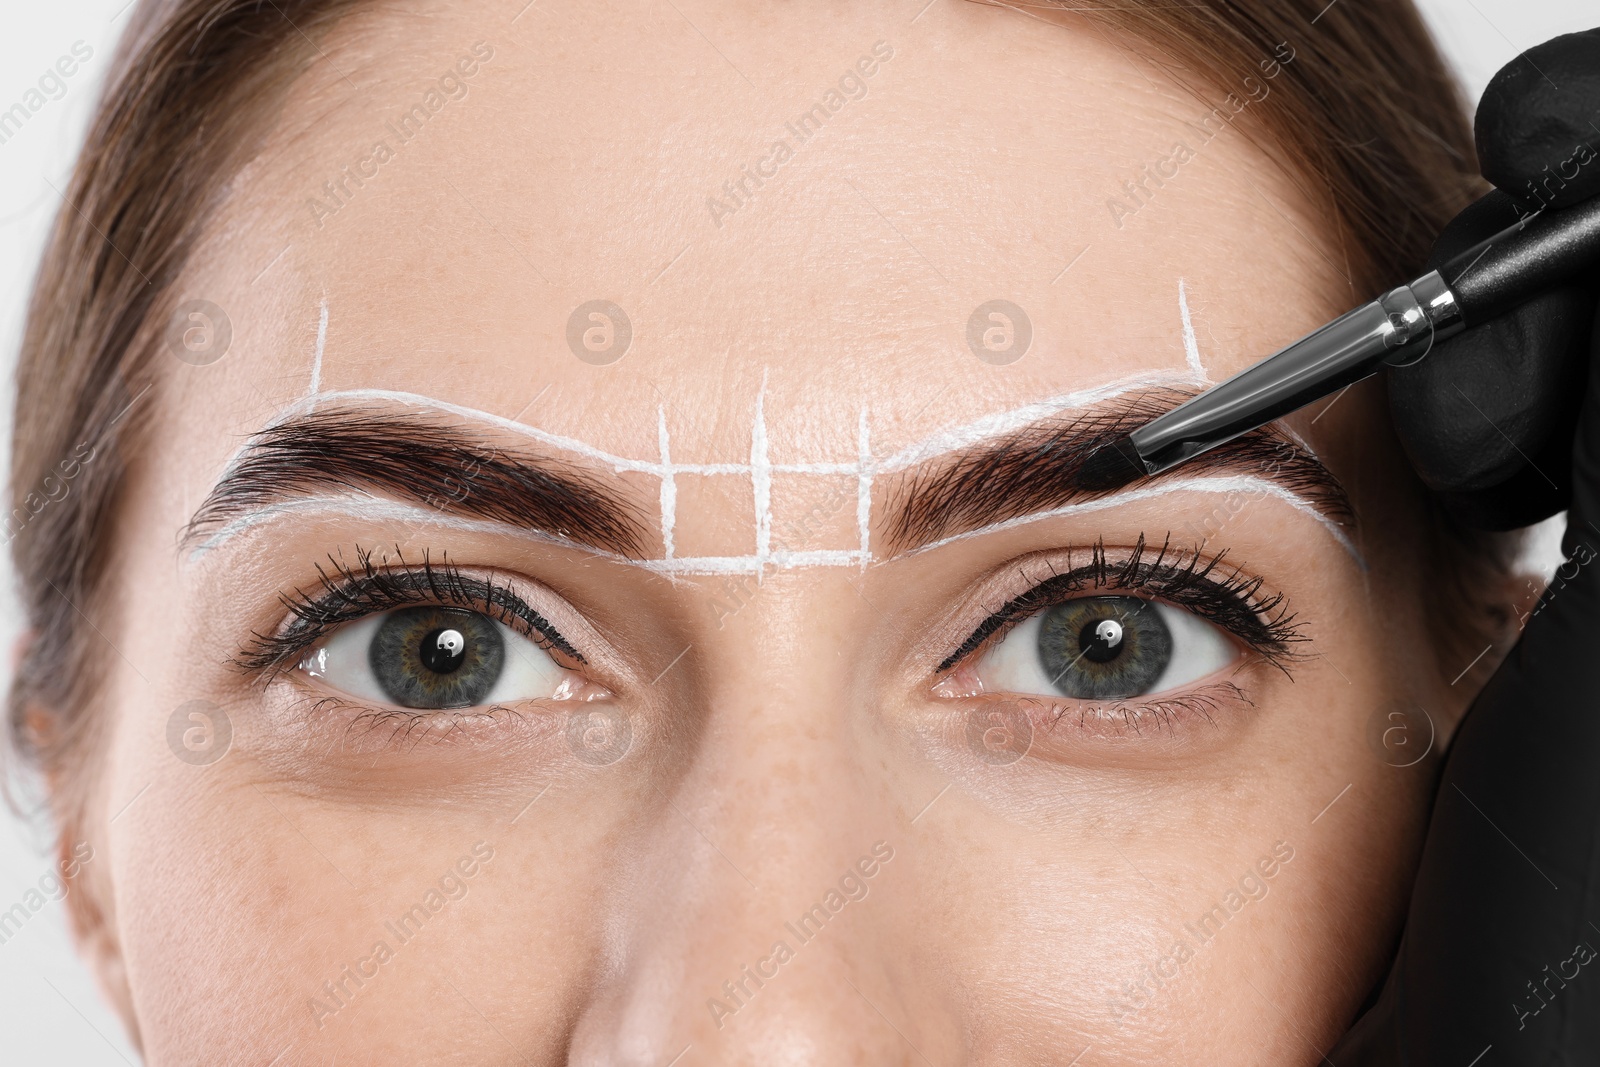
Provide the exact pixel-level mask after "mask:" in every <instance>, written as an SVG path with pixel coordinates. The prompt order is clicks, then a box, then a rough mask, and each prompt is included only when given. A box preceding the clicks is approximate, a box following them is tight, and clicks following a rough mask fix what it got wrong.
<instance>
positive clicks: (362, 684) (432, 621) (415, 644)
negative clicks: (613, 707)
mask: <svg viewBox="0 0 1600 1067" xmlns="http://www.w3.org/2000/svg"><path fill="white" fill-rule="evenodd" d="M300 669H301V670H302V671H304V672H305V673H306V674H307V675H308V676H309V677H312V678H316V679H319V680H320V681H321V682H322V683H323V684H324V685H327V686H330V687H332V688H334V689H337V690H339V691H340V692H342V693H344V694H346V695H348V696H352V697H355V698H357V699H360V700H369V701H381V702H384V703H388V704H394V705H398V706H399V707H402V708H418V709H442V708H470V707H477V706H480V705H489V704H513V703H517V702H520V701H526V700H563V699H568V698H570V696H571V694H572V693H573V692H575V691H576V689H577V688H578V687H579V686H581V685H582V682H583V679H582V678H581V677H580V676H579V675H577V674H575V673H574V672H572V671H569V670H567V669H566V668H564V667H562V666H561V665H560V664H559V663H557V662H556V661H555V659H554V658H553V657H552V656H551V655H550V653H549V652H547V651H546V650H545V649H543V648H541V647H539V645H538V644H536V643H535V642H534V641H533V640H531V639H530V638H527V637H524V636H522V635H521V634H519V633H517V632H515V631H514V630H512V629H511V628H510V627H508V626H506V625H505V624H504V623H502V622H500V621H499V620H497V619H493V618H491V617H489V616H488V615H485V614H483V613H481V612H477V611H468V610H465V609H462V608H451V607H443V606H432V605H423V606H417V607H406V608H400V609H397V610H395V611H388V612H384V613H382V614H378V615H369V616H368V617H366V618H364V619H361V620H359V621H356V622H352V623H347V624H345V625H343V626H341V627H339V629H337V630H335V631H334V632H333V633H332V634H330V635H329V636H328V637H326V638H325V639H323V640H321V641H319V642H318V643H317V644H315V645H314V646H312V647H311V649H310V650H309V651H308V653H307V654H306V655H305V656H304V657H303V658H302V659H301V661H300Z"/></svg>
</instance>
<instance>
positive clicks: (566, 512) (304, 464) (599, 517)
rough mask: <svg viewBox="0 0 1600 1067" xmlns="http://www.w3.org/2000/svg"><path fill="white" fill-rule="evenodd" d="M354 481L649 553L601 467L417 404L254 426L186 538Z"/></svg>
mask: <svg viewBox="0 0 1600 1067" xmlns="http://www.w3.org/2000/svg"><path fill="white" fill-rule="evenodd" d="M325 489H354V490H357V491H361V492H368V493H373V494H376V495H381V496H385V497H390V498H393V499H397V500H403V501H408V502H413V503H417V504H422V505H424V506H426V507H432V508H436V509H437V510H438V511H439V512H440V513H441V514H448V515H461V516H470V517H473V518H479V519H489V520H493V521H497V522H504V523H509V524H511V525H513V526H519V527H524V528H527V529H532V530H539V531H542V532H545V533H549V534H555V535H558V536H561V537H563V538H566V539H568V540H571V541H574V542H577V543H579V544H583V545H587V546H591V547H594V548H597V549H602V550H604V551H608V552H613V553H617V554H619V555H623V556H628V557H633V558H639V557H641V556H642V555H643V546H644V543H645V527H644V525H643V524H642V523H641V522H640V521H639V519H638V517H637V513H636V510H635V508H634V507H633V505H632V504H630V503H629V501H628V500H627V498H626V497H625V496H623V495H621V494H618V493H616V492H614V491H613V490H612V489H610V488H608V487H607V486H604V485H602V484H600V482H599V481H597V480H596V478H595V477H594V475H593V474H591V473H589V472H586V471H581V470H578V469H575V468H573V467H572V466H570V465H568V464H564V463H561V462H559V461H556V460H552V459H550V458H548V457H545V456H534V455H530V454H528V453H525V452H520V451H518V452H513V451H511V450H509V449H507V448H506V447H505V445H504V442H503V440H502V441H496V440H495V439H492V438H489V437H485V436H481V435H478V434H475V433H473V432H471V431H469V430H466V429H464V428H462V427H460V426H457V425H455V424H452V423H448V422H442V421H440V420H438V419H436V418H433V417H430V416H425V415H421V414H417V413H411V412H398V413H375V412H371V411H363V410H352V409H350V408H348V407H346V408H339V407H331V408H320V409H318V410H316V411H314V412H310V413H307V414H303V415H298V416H296V417H294V418H292V419H289V420H287V421H285V422H282V423H279V424H277V425H274V426H269V427H268V428H267V429H265V430H262V431H261V432H259V433H257V434H255V435H254V436H253V437H251V438H250V440H249V442H248V443H247V444H246V446H245V448H244V451H243V452H242V454H241V455H240V457H239V459H238V461H237V462H235V463H234V464H232V465H231V466H230V467H229V468H228V470H227V471H226V472H224V474H223V475H222V477H221V478H220V479H219V480H218V481H217V484H216V485H215V486H213V487H212V489H211V492H210V493H209V494H207V496H206V499H205V501H204V502H203V503H202V504H201V505H200V507H199V509H198V510H197V511H196V512H195V513H194V517H193V518H192V519H190V520H189V524H188V525H187V526H186V527H184V529H183V532H182V536H181V538H180V544H181V543H187V542H188V541H190V540H192V539H193V538H195V537H197V536H200V535H202V534H205V533H206V532H208V531H211V530H214V529H215V528H217V527H220V526H223V525H225V524H226V523H227V522H228V521H229V520H231V519H234V518H236V517H238V516H240V515H242V514H244V513H247V512H249V511H252V510H254V509H256V508H260V507H262V506H264V505H267V504H272V503H276V502H278V501H281V500H284V499H287V498H291V497H294V496H297V495H302V494H309V493H314V492H316V491H317V490H325Z"/></svg>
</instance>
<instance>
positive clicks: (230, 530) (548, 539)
mask: <svg viewBox="0 0 1600 1067" xmlns="http://www.w3.org/2000/svg"><path fill="white" fill-rule="evenodd" d="M308 512H310V513H317V514H322V515H345V516H349V517H351V518H355V519H362V520H367V521H372V520H378V521H390V522H394V523H397V524H406V525H412V526H431V527H434V528H436V529H438V528H443V529H447V530H458V531H461V532H463V533H482V534H490V535H493V536H496V537H506V536H510V537H516V538H520V539H522V540H527V541H536V542H539V543H540V544H547V545H555V546H558V547H562V548H571V549H576V550H577V551H580V552H583V553H585V554H586V555H590V556H598V557H600V558H602V559H606V560H610V561H611V562H613V563H621V564H624V565H626V566H629V567H636V568H638V569H640V570H644V571H650V572H652V573H655V574H667V575H672V574H759V573H760V572H761V570H762V567H763V565H774V564H775V565H777V566H779V567H848V566H853V565H854V564H856V563H857V562H858V560H857V555H858V553H857V552H856V551H855V550H854V549H820V550H815V551H808V552H789V551H778V552H773V553H771V554H770V555H769V556H768V557H767V558H766V559H764V560H758V559H757V557H755V556H693V557H679V558H676V559H645V560H639V559H629V558H628V557H627V556H622V555H618V554H617V553H615V552H607V551H605V550H603V549H597V548H593V547H591V546H589V545H584V544H579V543H578V542H575V541H573V540H571V539H570V538H566V537H562V536H560V535H559V534H551V533H545V532H543V531H540V530H530V529H528V528H527V527H524V526H516V525H513V524H511V523H507V522H495V521H492V520H486V519H464V518H460V517H459V516H454V515H446V514H443V513H442V512H439V511H436V510H434V509H432V508H426V507H421V506H419V505H416V504H406V503H402V502H400V501H396V500H386V499H384V498H382V497H375V496H369V495H367V494H364V493H343V494H323V495H319V496H308V497H299V498H296V499H294V500H287V501H282V502H280V503H276V504H266V505H263V506H262V507H259V508H256V509H255V510H254V511H251V512H249V513H247V514H244V515H241V516H239V517H238V518H236V519H233V520H232V521H230V522H228V523H227V524H226V525H224V526H222V527H220V528H219V529H217V530H216V531H215V532H213V533H212V534H211V536H209V537H207V538H206V539H205V540H204V541H202V542H201V543H200V544H198V545H196V546H195V547H194V548H193V549H192V550H190V552H189V560H190V561H191V562H193V561H195V560H198V559H199V558H200V557H202V556H204V555H206V554H207V553H208V552H210V551H212V550H213V549H215V548H217V547H219V546H220V545H222V544H223V543H224V542H225V541H228V540H231V539H232V538H234V537H238V536H240V535H241V534H244V533H247V532H249V531H250V530H253V529H255V528H256V527H258V526H262V525H265V524H267V523H270V522H273V521H275V520H277V519H280V518H284V517H289V516H296V515H302V514H305V513H308Z"/></svg>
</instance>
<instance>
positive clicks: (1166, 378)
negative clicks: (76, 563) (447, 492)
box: [190, 371, 1366, 576]
mask: <svg viewBox="0 0 1600 1067" xmlns="http://www.w3.org/2000/svg"><path fill="white" fill-rule="evenodd" d="M1179 384H1188V385H1194V384H1203V383H1196V382H1195V380H1194V377H1193V376H1192V375H1190V374H1187V373H1181V372H1172V371H1157V372H1145V373H1141V374H1136V375H1131V376H1127V377H1123V378H1119V379H1115V380H1113V381H1110V382H1106V383H1103V384H1101V385H1098V386H1092V387H1090V388H1087V389H1081V390H1078V391H1076V392H1073V393H1067V394H1063V395H1061V396H1057V397H1052V398H1050V399H1047V400H1042V401H1036V402H1034V403H1031V404H1026V405H1023V406H1021V407H1018V408H1014V409H1012V410H1010V411H1002V412H997V413H995V414H993V415H987V416H984V417H982V418H980V419H977V420H976V421H974V422H971V423H968V424H967V425H966V426H961V427H956V428H954V429H951V430H945V431H940V432H938V433H935V434H933V435H930V436H929V437H926V438H924V439H923V440H922V441H920V442H918V443H916V444H913V445H911V446H909V447H907V448H904V449H901V450H900V451H899V452H896V453H894V454H893V455H891V456H889V457H887V458H885V459H883V460H881V461H874V460H873V459H872V458H871V454H870V451H868V450H867V447H866V443H867V438H866V411H865V408H864V407H863V408H862V410H861V426H860V430H859V432H860V440H859V456H860V458H858V459H857V461H856V462H854V463H772V462H770V460H766V461H765V462H758V457H764V456H765V452H764V449H762V448H758V446H757V438H758V437H759V436H761V435H760V431H761V430H763V429H764V418H763V417H762V408H761V396H758V398H757V408H756V419H755V421H754V422H753V423H752V442H751V462H750V463H747V464H741V463H693V464H675V463H672V462H671V461H670V457H669V456H668V455H667V451H666V439H665V437H664V436H660V438H659V440H658V445H659V446H660V447H661V448H662V456H663V459H662V460H660V461H654V462H652V461H649V460H634V459H629V458H627V457H624V456H617V455H614V454H612V453H609V452H606V451H604V450H603V449H599V448H596V447H594V446H593V445H590V444H588V443H587V442H584V441H578V440H576V439H574V438H569V437H563V436H561V435H558V434H552V433H548V432H546V431H544V430H540V429H538V428H536V427H532V426H528V425H527V424H525V423H520V422H516V421H514V420H512V419H507V418H505V417H504V416H500V415H494V414H491V413H489V412H486V411H481V410H479V409H477V408H471V407H467V406H465V405H462V404H453V403H450V402H448V401H442V400H436V399H434V398H432V397H427V396H423V395H421V394H419V393H408V392H403V391H399V390H389V389H350V390H339V391H335V392H329V393H319V394H317V395H316V396H308V397H305V398H302V399H301V400H300V401H297V402H295V403H294V404H291V405H290V406H289V407H288V408H286V409H285V410H283V411H281V412H280V413H279V414H278V416H277V417H275V418H274V419H273V420H272V421H271V422H269V423H268V424H267V428H268V429H270V428H272V427H274V426H278V425H281V424H283V423H284V422H287V421H289V420H290V419H292V418H293V417H294V416H296V415H297V414H300V413H301V412H302V411H304V410H308V409H309V408H310V407H311V406H312V405H314V404H315V403H316V402H318V401H326V400H358V401H366V400H378V401H386V402H390V403H396V404H400V405H403V406H407V407H418V408H424V409H431V410H436V411H442V412H446V413H449V414H452V415H456V416H458V417H461V418H464V419H470V420H476V421H480V422H486V423H488V424H490V425H493V426H496V427H499V428H502V429H505V430H507V431H509V432H512V433H515V434H518V435H520V436H523V437H527V438H530V439H532V440H536V441H538V442H540V443H542V444H546V445H550V446H553V447H556V448H561V449H564V450H566V451H570V452H576V453H578V454H579V455H583V456H587V457H588V458H590V459H592V460H595V461H597V462H599V463H601V464H604V465H606V466H609V467H610V468H611V469H612V470H613V471H615V472H618V473H621V472H623V471H637V472H640V473H644V474H651V475H655V476H656V477H659V478H661V479H662V480H663V483H666V482H668V481H670V480H672V479H673V478H674V476H675V475H677V474H685V473H689V474H749V475H750V476H751V479H752V490H753V492H754V495H755V497H756V503H757V507H758V512H757V514H758V518H759V515H760V511H759V507H760V504H761V497H762V494H761V489H760V487H759V486H758V485H756V484H755V483H756V481H757V479H756V476H755V474H756V471H757V469H758V468H759V469H760V470H761V471H762V472H763V473H766V474H767V475H768V477H770V474H771V473H773V472H779V473H799V474H842V475H850V476H853V477H855V478H857V479H858V499H857V521H858V524H860V523H862V508H863V503H862V501H861V499H860V494H861V493H866V494H867V499H866V502H865V508H866V515H867V517H868V521H870V508H871V497H870V486H871V479H872V478H873V477H874V476H876V475H878V474H880V473H886V472H893V471H897V470H902V469H904V468H906V467H909V466H912V465H914V464H918V463H922V462H925V461H927V460H929V459H933V458H936V457H938V456H940V455H944V454H947V453H949V452H954V451H959V450H962V449H966V448H970V447H972V446H974V445H977V444H980V443H982V442H983V441H986V440H989V439H992V438H995V437H998V436H1001V435H1004V434H1007V433H1011V432H1014V431H1016V430H1019V429H1022V428H1024V427H1026V426H1029V425H1032V424H1034V423H1036V422H1038V421H1040V420H1041V419H1044V418H1047V417H1049V416H1051V415H1054V414H1059V413H1061V412H1063V411H1069V410H1074V409H1080V408H1085V407H1090V406H1093V405H1094V404H1096V403H1099V402H1101V401H1103V400H1107V399H1110V398H1112V397H1115V396H1118V395H1121V394H1123V393H1127V392H1131V391H1134V390H1137V389H1145V388H1151V387H1158V386H1172V385H1179ZM765 391H766V383H765V379H764V378H763V383H762V389H761V395H762V396H764V394H765ZM658 420H659V423H658V431H659V434H660V435H664V433H665V415H664V412H663V411H662V410H661V409H659V408H658ZM764 444H765V442H764V439H763V440H762V445H764ZM249 448H250V445H249V444H248V443H247V444H246V445H244V446H242V447H241V448H240V449H238V450H237V451H236V452H235V453H234V456H233V457H231V458H230V460H229V462H228V465H227V467H226V468H225V470H224V473H223V475H222V478H226V477H227V476H228V474H229V473H230V472H231V471H232V470H233V469H234V468H235V467H236V466H237V464H238V462H239V461H240V459H241V457H242V456H243V455H244V454H245V453H246V452H247V451H248V450H249ZM1228 477H1230V476H1218V478H1217V479H1213V480H1225V479H1227V478H1228ZM1231 477H1232V479H1233V483H1232V484H1235V485H1239V484H1245V483H1243V482H1239V481H1238V479H1239V478H1246V479H1247V480H1248V484H1249V485H1250V486H1252V487H1259V488H1264V489H1265V490H1266V492H1267V493H1268V495H1272V496H1276V497H1279V498H1280V499H1283V500H1285V501H1287V502H1289V503H1290V504H1291V505H1292V506H1294V507H1295V508H1296V509H1297V510H1302V511H1306V512H1307V513H1309V514H1312V515H1313V516H1315V517H1316V518H1317V519H1318V520H1319V521H1320V522H1321V523H1322V524H1323V525H1324V526H1325V527H1326V528H1327V529H1328V530H1329V531H1330V533H1332V534H1333V536H1334V537H1335V539H1336V540H1338V541H1339V543H1340V544H1341V546H1343V547H1344V548H1345V550H1346V551H1347V552H1349V553H1351V555H1352V556H1353V557H1354V558H1355V560H1356V561H1357V563H1358V564H1360V565H1361V566H1362V567H1363V568H1365V566H1366V563H1365V561H1364V560H1363V559H1362V557H1361V555H1360V553H1359V552H1358V551H1357V550H1356V548H1355V546H1354V545H1353V544H1352V543H1351V542H1350V540H1349V538H1348V537H1346V536H1345V535H1344V532H1343V531H1342V530H1341V529H1340V528H1339V527H1338V525H1337V524H1335V523H1333V522H1332V521H1331V520H1329V519H1327V518H1326V517H1325V516H1323V515H1322V514H1321V512H1320V511H1318V510H1317V508H1316V506H1315V505H1314V504H1313V503H1312V502H1311V501H1310V500H1309V499H1308V498H1306V497H1304V496H1302V495H1301V494H1298V493H1295V492H1294V491H1293V490H1292V489H1289V488H1288V487H1286V486H1283V485H1279V484H1278V483H1275V482H1268V481H1266V480H1265V479H1259V478H1254V477H1253V476H1231ZM220 481H221V479H219V482H220ZM1206 481H1207V480H1206V479H1200V478H1195V479H1189V480H1187V481H1185V482H1183V483H1168V484H1182V485H1184V486H1187V487H1188V488H1190V489H1195V488H1199V487H1200V486H1201V484H1202V483H1204V482H1206ZM1162 488H1163V487H1151V488H1149V489H1147V490H1143V492H1146V493H1147V494H1149V495H1153V494H1154V493H1155V492H1156V491H1159V490H1160V489H1162ZM768 491H769V492H770V488H769V490H768ZM1221 491H1224V492H1227V491H1232V490H1231V489H1224V490H1221ZM1128 492H1129V491H1124V492H1123V493H1118V494H1114V495H1112V496H1109V497H1105V498H1103V499H1101V500H1099V501H1092V502H1087V503H1084V504H1078V505H1071V506H1069V507H1068V508H1066V509H1057V510H1056V511H1052V512H1040V513H1038V514H1037V515H1034V516H1023V517H1021V518H1019V519H1015V520H1008V522H1007V523H1002V524H994V525H991V526H986V527H982V528H980V529H978V530H973V531H968V532H967V533H965V534H962V535H957V536H961V537H969V536H975V535H977V534H979V533H986V532H991V531H992V530H993V529H994V526H995V525H1001V526H1004V525H1011V524H1015V523H1019V522H1027V521H1036V520H1037V519H1038V518H1042V517H1048V516H1050V515H1055V514H1070V513H1073V511H1074V509H1081V510H1098V509H1099V508H1103V507H1109V506H1112V505H1113V504H1116V503H1119V502H1121V501H1122V500H1124V499H1125V498H1126V497H1127V495H1128ZM305 499H306V500H317V499H322V500H328V499H337V498H329V497H320V498H319V497H308V498H305ZM359 499H363V500H371V501H378V500H380V499H381V500H385V502H387V503H393V504H394V506H396V507H408V506H409V505H404V504H401V503H399V502H389V501H387V498H379V497H375V496H367V495H363V496H361V497H360V498H359ZM669 500H670V501H671V504H672V508H673V512H674V514H673V516H672V518H673V520H674V525H675V520H676V487H675V483H674V486H673V488H672V489H671V490H670V491H669V490H667V488H666V486H665V484H664V485H663V490H662V504H663V506H665V505H666V504H667V503H668V501H669ZM272 509H277V510H278V511H282V510H284V507H283V503H282V502H280V503H277V504H269V505H264V506H263V508H261V509H257V510H256V511H253V512H249V513H247V514H245V515H242V516H240V517H239V518H237V519H234V520H233V521H231V522H229V523H228V524H226V525H225V526H223V527H222V528H221V529H220V530H218V531H216V532H215V533H213V534H212V535H211V536H210V537H208V538H207V539H206V540H205V541H204V542H203V543H202V544H201V545H199V546H197V547H196V548H195V549H194V550H193V551H192V552H191V554H190V559H191V560H193V559H196V558H198V557H199V556H200V555H203V554H204V553H205V552H208V551H210V550H211V549H212V548H215V547H216V546H217V545H219V544H221V543H222V542H223V541H225V540H227V539H228V538H230V537H232V536H233V535H234V534H236V533H238V532H242V531H243V530H246V529H249V528H250V527H251V526H253V525H255V524H256V521H257V520H256V518H255V517H256V516H258V515H262V514H268V515H270V514H274V513H276V512H274V511H272ZM419 512H421V509H418V510H414V511H412V512H410V513H409V514H410V515H411V516H412V517H415V516H416V515H417V514H418V513H419ZM421 513H422V514H425V515H427V516H428V517H429V518H438V517H439V516H437V515H436V514H434V513H429V512H421ZM666 518H667V516H666V515H665V513H663V516H662V519H663V525H662V530H663V534H664V535H665V534H666V533H667V531H668V530H669V529H671V527H669V526H667V525H666ZM456 521H463V522H470V521H472V520H456ZM490 525H493V524H490ZM474 528H476V527H474ZM495 528H497V529H513V530H519V529H521V528H519V527H514V526H510V525H509V524H505V525H502V526H497V527H495ZM524 532H528V533H536V531H524ZM551 536H552V535H548V534H540V535H539V538H540V539H543V540H549V539H550V538H551ZM862 538H863V543H862V546H861V547H860V548H859V549H818V550H812V551H802V552H796V551H781V552H772V551H771V549H770V545H765V546H764V545H762V543H761V524H760V523H759V522H758V525H757V529H756V541H757V544H756V547H757V552H756V553H755V554H752V555H746V556H688V557H680V556H676V555H674V554H673V553H672V552H671V551H668V552H667V553H666V555H665V557H664V558H663V559H659V560H635V559H628V558H626V557H622V556H617V555H614V554H612V553H607V552H603V551H599V550H597V549H594V548H592V547H590V546H586V545H576V544H574V543H573V542H571V541H569V540H566V539H561V538H557V539H556V540H557V541H558V542H559V543H562V544H566V545H570V546H572V547H576V548H579V549H581V550H583V551H585V552H589V553H591V554H593V555H597V556H602V557H604V558H612V559H616V560H618V561H621V562H626V563H629V564H632V565H635V566H640V567H643V568H644V569H647V570H651V571H655V572H657V573H664V574H756V575H758V576H759V575H762V574H764V573H765V566H764V564H767V563H770V564H773V565H775V566H778V567H780V568H786V567H798V566H844V565H848V564H853V563H858V564H860V566H861V567H862V568H863V569H865V567H867V566H868V565H869V564H871V563H873V562H874V559H873V556H872V554H871V550H870V548H869V546H868V544H867V540H868V535H867V532H866V530H865V527H864V525H863V531H862ZM939 543H941V544H942V543H944V542H939ZM926 547H927V546H924V549H921V550H919V551H922V550H925V548H926ZM763 549H765V551H763Z"/></svg>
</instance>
